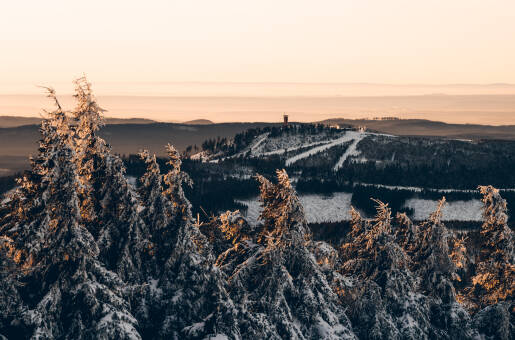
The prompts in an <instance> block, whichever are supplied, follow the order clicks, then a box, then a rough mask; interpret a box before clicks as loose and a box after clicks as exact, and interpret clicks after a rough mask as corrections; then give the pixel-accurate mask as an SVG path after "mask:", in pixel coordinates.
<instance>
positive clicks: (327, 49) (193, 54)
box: [0, 0, 515, 124]
mask: <svg viewBox="0 0 515 340" xmlns="http://www.w3.org/2000/svg"><path fill="white" fill-rule="evenodd" d="M514 37H515V2H514V1H501V0H492V1H480V0H467V1H465V0H452V1H448V0H447V1H441V0H433V1H407V0H406V1H401V0H390V1H384V0H377V1H372V0H360V1H348V0H338V1H333V0H321V1H304V0H296V1H293V0H275V1H271V0H260V1H242V0H217V1H207V0H206V1H199V0H188V1H174V0H167V1H164V0H163V1H157V0H148V1H141V0H140V1H131V0H124V1H118V0H111V1H105V0H104V1H100V0H89V1H71V0H47V1H35V0H34V1H26V0H25V1H23V0H20V1H2V2H1V3H0V44H1V53H0V74H1V77H0V114H13V115H14V114H19V115H32V114H37V112H34V113H32V112H33V110H35V108H36V107H38V105H39V102H38V101H35V102H31V101H30V100H29V101H27V100H24V99H20V98H19V97H16V96H15V97H12V96H5V95H39V96H41V95H40V93H41V89H39V88H37V87H36V85H51V86H54V87H55V88H56V90H57V91H58V93H61V94H69V93H71V92H72V89H73V87H72V84H71V80H73V79H74V78H76V77H78V76H80V75H82V74H83V73H85V74H87V76H88V78H89V80H90V81H91V82H92V83H93V85H94V89H95V90H96V93H97V95H98V96H99V97H102V96H121V95H122V96H189V97H191V96H193V97H195V96H200V97H201V96H229V97H232V96H246V97H255V96H257V97H260V96H264V97H268V96H315V97H324V96H329V97H331V96H385V95H386V96H391V95H398V96H403V95H427V94H435V93H445V94H459V95H462V94H474V95H477V94H502V95H515V86H511V85H509V84H510V83H513V84H515V44H514V43H513V42H514ZM371 84H376V85H371ZM377 84H379V85H377ZM385 84H389V85H385ZM446 84H447V85H446ZM448 84H458V85H451V86H449V85H448ZM471 84H477V85H471ZM489 84H496V85H489ZM444 85H445V86H444ZM31 100H34V99H31ZM109 100H110V101H108V103H110V104H109V105H111V107H107V109H108V110H110V112H111V113H112V114H111V115H112V116H123V115H125V116H135V115H137V116H145V115H147V116H149V117H150V118H155V119H162V120H180V118H181V117H178V116H177V115H178V114H179V113H178V112H176V111H173V113H171V112H172V111H170V112H168V113H167V111H166V109H164V111H162V112H161V111H159V112H158V111H156V110H153V108H152V107H150V106H153V105H155V104H152V103H153V102H149V103H150V104H149V108H148V112H141V110H143V111H144V104H142V107H141V109H140V108H139V107H138V112H129V111H127V109H125V108H124V105H122V104H120V103H119V102H117V101H116V100H115V99H113V97H111V99H109ZM503 100H504V99H503ZM508 102H509V103H506V106H502V104H499V105H498V106H499V107H496V108H495V110H493V111H495V112H501V111H502V112H504V116H502V117H501V118H500V119H499V120H498V121H496V122H495V123H496V124H499V123H511V121H512V120H513V119H512V118H511V117H513V116H510V114H511V113H513V112H515V106H510V105H512V101H511V100H509V101H508ZM31 103H32V104H31ZM502 103H505V102H504V101H502ZM385 105H389V106H384V105H383V106H384V107H383V106H381V105H379V106H370V107H367V106H366V105H365V106H364V107H362V108H360V107H359V105H358V108H357V109H355V108H354V107H352V106H351V107H349V106H348V105H347V106H345V108H343V107H342V108H341V109H340V107H339V106H338V105H337V104H334V105H333V104H331V105H329V108H327V110H326V109H323V108H321V110H318V111H317V110H316V109H315V108H310V109H309V110H307V109H306V110H304V111H305V112H304V113H305V115H304V116H302V117H303V118H302V119H300V120H309V119H311V118H313V119H315V118H317V117H318V116H316V113H317V112H319V113H324V114H326V116H327V115H329V114H338V113H350V112H351V111H352V110H354V111H352V112H355V113H356V115H363V114H365V113H366V112H372V113H376V112H380V111H388V110H390V111H391V112H394V111H395V110H396V108H395V107H396V106H397V107H400V109H399V110H398V111H399V112H404V113H410V112H411V113H413V114H414V113H417V112H418V114H421V113H424V112H433V109H434V110H437V111H438V110H439V108H438V107H436V108H434V107H431V108H427V107H425V106H424V105H422V106H419V105H418V104H413V105H412V106H410V105H411V104H410V105H408V104H406V103H405V102H403V101H401V102H399V104H398V105H396V103H393V104H385ZM467 105H468V104H467ZM236 106H237V105H236ZM297 106H298V105H297ZM326 106H327V105H326ZM444 106H445V105H444ZM468 106H471V107H466V108H464V109H463V110H461V111H467V110H472V111H474V110H473V109H474V107H473V106H472V105H468ZM289 107H290V105H289V104H287V103H285V104H281V105H277V106H276V107H273V106H272V107H268V106H267V110H268V109H269V110H272V111H274V110H276V111H289ZM481 107H482V106H481ZM481 107H479V108H478V110H479V111H481V112H486V111H488V110H486V109H484V108H481ZM387 109H388V110H387ZM185 110H186V111H187V108H185ZM234 110H236V111H238V110H240V111H241V110H243V111H242V112H244V111H245V110H247V111H249V110H250V109H248V105H247V104H245V105H243V104H242V106H240V107H236V108H234ZM295 110H297V111H299V112H301V111H303V110H302V108H298V107H295V108H294V111H295ZM324 110H326V111H324ZM403 110H404V111H403ZM410 110H411V111H410ZM485 110H486V111H485ZM489 110H490V109H489ZM190 111H191V112H192V113H191V117H189V116H188V117H187V118H196V117H200V116H202V115H203V114H204V113H205V114H204V116H206V117H207V118H213V117H212V116H213V115H214V114H215V112H214V111H213V112H209V110H208V109H206V108H205V107H199V108H198V109H195V110H193V109H192V110H190ZM222 111H223V110H222ZM247 111H245V112H247ZM250 111H252V110H250ZM390 111H388V112H390ZM188 112H189V111H188ZM217 112H221V111H217ZM231 112H232V111H231ZM488 112H490V111H488ZM506 112H508V113H506ZM310 115H313V116H312V117H311V116H310ZM234 117H237V115H235V116H234ZM310 117H311V118H310ZM215 118H216V117H215ZM231 118H233V116H231V115H228V116H227V119H231ZM248 119H250V118H248ZM215 120H216V119H215ZM223 120H226V119H225V118H224V117H223V115H222V117H220V116H218V121H223Z"/></svg>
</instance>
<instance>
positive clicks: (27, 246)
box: [2, 109, 140, 339]
mask: <svg viewBox="0 0 515 340" xmlns="http://www.w3.org/2000/svg"><path fill="white" fill-rule="evenodd" d="M41 132H42V134H43V139H42V141H41V148H40V153H39V155H38V157H37V158H36V160H35V161H34V162H33V163H32V164H33V168H32V172H33V173H35V174H37V176H34V177H32V178H35V179H36V181H37V182H35V183H34V185H33V187H35V188H37V189H36V190H35V191H34V192H33V193H32V195H31V196H30V197H18V198H17V199H16V200H17V201H18V202H22V203H23V204H25V206H26V207H28V208H27V209H25V211H26V212H30V214H21V215H20V214H17V211H13V216H14V217H13V218H11V219H10V221H9V223H8V224H7V226H6V228H2V235H3V236H4V237H6V238H8V239H11V240H12V244H11V247H14V249H12V250H11V251H10V254H12V255H13V260H14V261H15V263H16V264H17V266H18V268H19V269H20V270H21V273H22V275H21V277H20V281H21V282H22V283H23V284H22V285H21V287H20V289H19V291H20V296H21V298H22V300H23V302H24V304H25V305H26V306H27V310H24V312H23V313H22V315H21V318H22V320H23V325H24V326H25V332H26V333H27V334H29V335H30V337H31V338H34V339H54V338H64V339H68V338H76V339H88V338H93V337H96V338H105V339H107V338H120V339H139V338H140V337H139V334H138V333H137V332H136V329H135V327H134V326H135V324H136V320H135V319H134V318H133V317H132V316H131V315H130V313H129V312H128V305H127V303H126V302H125V301H124V300H123V298H122V297H121V295H120V292H121V289H122V285H121V281H119V279H118V278H117V276H116V275H115V274H114V273H110V272H108V271H106V270H105V269H104V268H103V267H102V266H101V265H100V263H99V262H98V261H97V259H96V256H97V253H98V249H97V247H96V244H95V242H94V240H93V237H92V236H91V234H90V233H89V231H88V230H87V229H86V228H84V226H83V225H82V224H81V223H80V221H81V217H80V210H79V199H78V197H77V193H76V190H77V188H78V187H79V186H80V184H79V181H78V178H77V173H76V168H75V164H74V162H73V159H74V156H75V155H74V151H73V149H72V148H71V146H70V140H69V138H68V137H67V133H68V128H67V125H66V117H65V115H64V113H63V112H62V111H61V110H60V109H58V110H56V111H55V112H52V113H50V119H47V120H45V121H43V123H42V128H41ZM23 193H24V190H23V189H21V190H19V191H16V192H15V194H14V195H15V196H16V195H23ZM34 207H37V209H33V208H34ZM13 208H14V209H16V208H17V207H16V206H14V207H13Z"/></svg>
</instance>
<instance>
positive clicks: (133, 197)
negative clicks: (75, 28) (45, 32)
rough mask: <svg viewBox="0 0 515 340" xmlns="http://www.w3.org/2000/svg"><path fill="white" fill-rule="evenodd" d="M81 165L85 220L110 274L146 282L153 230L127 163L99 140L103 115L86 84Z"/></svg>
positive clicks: (80, 86) (79, 122)
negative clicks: (146, 221)
mask: <svg viewBox="0 0 515 340" xmlns="http://www.w3.org/2000/svg"><path fill="white" fill-rule="evenodd" d="M75 84H76V88H75V97H76V99H77V107H76V108H75V110H74V111H73V115H74V118H75V126H74V130H75V145H76V147H75V149H76V157H75V159H76V163H77V168H78V173H79V179H80V182H81V190H80V191H79V197H80V199H81V216H82V218H83V220H84V223H85V224H86V226H87V228H88V230H90V232H91V233H92V235H93V236H94V238H95V240H96V241H97V244H98V246H99V250H100V259H101V261H102V262H104V263H105V265H106V266H107V268H108V269H110V270H113V271H115V272H117V273H118V274H119V275H120V276H121V277H122V278H123V279H124V280H131V281H141V280H142V279H143V278H142V274H143V268H142V261H143V258H144V257H146V256H147V254H148V252H149V251H151V248H152V245H151V243H150V242H149V234H148V230H147V228H146V226H145V224H144V222H143V220H142V219H141V217H140V216H139V214H138V207H139V205H138V197H137V194H136V192H135V189H134V188H133V187H132V186H131V185H130V184H129V183H128V181H127V179H126V178H125V167H124V165H123V162H122V160H121V159H120V158H119V157H118V156H116V155H113V154H112V153H111V150H110V147H109V146H108V145H107V144H106V142H105V141H104V140H103V139H102V138H100V137H99V136H98V134H97V133H98V130H99V129H100V127H101V126H102V125H103V118H102V113H103V110H102V109H101V108H100V107H99V106H98V104H97V102H96V100H95V97H94V96H93V93H92V90H91V85H90V84H89V83H88V82H87V80H86V79H85V78H80V79H78V80H77V81H76V82H75Z"/></svg>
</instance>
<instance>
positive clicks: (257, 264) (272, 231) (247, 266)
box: [229, 170, 355, 339]
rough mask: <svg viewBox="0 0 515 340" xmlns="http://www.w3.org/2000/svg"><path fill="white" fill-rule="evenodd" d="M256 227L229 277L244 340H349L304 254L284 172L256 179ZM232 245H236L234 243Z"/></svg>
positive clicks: (304, 238)
mask: <svg viewBox="0 0 515 340" xmlns="http://www.w3.org/2000/svg"><path fill="white" fill-rule="evenodd" d="M258 180H259V182H260V183H261V200H262V204H263V212H262V214H261V220H262V221H263V223H262V225H260V226H259V227H258V229H260V230H258V231H257V233H256V236H255V237H254V240H253V242H254V243H256V244H258V245H259V246H257V247H254V248H253V249H252V252H250V253H249V254H248V255H247V258H246V259H245V260H244V261H243V262H242V263H241V264H239V265H238V266H237V267H236V268H235V270H234V272H233V273H232V274H231V275H230V277H229V287H230V291H231V296H232V297H233V300H234V301H235V303H237V305H238V308H239V310H240V313H241V315H242V317H241V318H240V331H241V335H242V337H243V338H245V339H253V338H263V339H264V338H266V339H345V338H348V339H353V338H355V336H354V334H353V332H352V330H351V325H350V322H349V321H348V319H347V317H346V315H345V312H344V308H343V306H341V305H340V304H339V303H338V298H337V296H336V295H335V294H334V292H333V291H332V290H331V288H330V286H329V284H328V283H327V281H326V278H325V275H324V274H323V273H322V272H321V270H320V268H319V266H318V264H317V262H316V260H315V257H314V256H313V254H312V253H311V252H310V251H309V249H308V246H309V243H310V242H312V241H311V238H310V235H309V234H308V229H307V223H306V219H305V216H304V211H303V208H302V206H301V204H300V202H299V199H298V198H297V195H296V193H295V191H294V189H293V187H292V186H291V183H290V180H289V178H288V175H287V174H286V172H285V171H284V170H282V171H278V172H277V181H278V183H277V184H273V183H271V182H270V181H268V180H267V179H265V178H264V177H262V176H258ZM237 244H238V243H237Z"/></svg>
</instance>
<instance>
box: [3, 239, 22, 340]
mask: <svg viewBox="0 0 515 340" xmlns="http://www.w3.org/2000/svg"><path fill="white" fill-rule="evenodd" d="M13 251H14V248H13V246H12V240H11V239H9V238H8V237H6V236H0V339H3V338H2V336H4V337H7V338H12V339H20V338H26V337H27V336H28V334H27V333H26V330H25V327H24V325H23V324H21V322H20V316H21V315H22V313H23V311H24V304H23V302H22V300H21V298H20V295H19V294H18V290H17V288H18V286H19V282H18V274H19V273H18V268H17V267H16V263H15V262H14V260H13V258H12V255H13Z"/></svg>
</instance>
